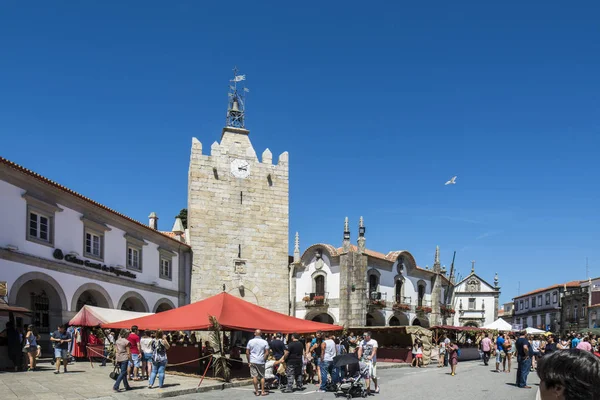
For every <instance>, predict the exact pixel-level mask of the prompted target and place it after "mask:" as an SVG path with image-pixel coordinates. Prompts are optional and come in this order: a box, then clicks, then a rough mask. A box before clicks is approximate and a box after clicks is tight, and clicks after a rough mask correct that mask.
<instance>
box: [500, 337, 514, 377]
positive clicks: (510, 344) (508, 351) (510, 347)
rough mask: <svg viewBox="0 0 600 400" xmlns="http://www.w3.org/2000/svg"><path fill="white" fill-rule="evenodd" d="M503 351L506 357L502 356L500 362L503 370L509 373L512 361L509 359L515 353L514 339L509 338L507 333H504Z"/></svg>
mask: <svg viewBox="0 0 600 400" xmlns="http://www.w3.org/2000/svg"><path fill="white" fill-rule="evenodd" d="M504 353H505V355H506V357H504V360H503V362H502V369H503V370H504V372H506V373H509V372H510V367H511V363H512V361H511V360H512V358H513V354H515V345H514V340H512V339H511V337H510V336H509V335H508V333H506V334H504ZM506 364H508V369H507V368H506Z"/></svg>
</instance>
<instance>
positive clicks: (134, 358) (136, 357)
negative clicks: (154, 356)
mask: <svg viewBox="0 0 600 400" xmlns="http://www.w3.org/2000/svg"><path fill="white" fill-rule="evenodd" d="M127 340H128V341H129V345H130V350H131V360H130V361H129V366H128V367H127V373H128V374H129V377H130V378H131V379H133V380H134V381H139V380H141V379H140V378H139V377H138V372H139V370H140V367H141V366H142V357H141V356H140V354H141V352H142V347H141V345H140V336H139V333H138V327H137V325H134V326H132V327H131V333H130V334H129V336H128V337H127Z"/></svg>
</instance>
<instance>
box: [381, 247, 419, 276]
mask: <svg viewBox="0 0 600 400" xmlns="http://www.w3.org/2000/svg"><path fill="white" fill-rule="evenodd" d="M385 258H386V259H387V260H388V261H391V262H393V263H395V264H396V270H398V267H399V265H398V264H399V261H400V260H401V259H402V260H403V261H404V262H403V265H404V267H406V269H407V270H408V269H410V270H414V269H416V268H417V261H416V260H415V257H413V255H412V254H410V252H408V251H406V250H397V251H391V252H389V253H388V254H387V255H386V256H385ZM405 273H408V271H406V272H405Z"/></svg>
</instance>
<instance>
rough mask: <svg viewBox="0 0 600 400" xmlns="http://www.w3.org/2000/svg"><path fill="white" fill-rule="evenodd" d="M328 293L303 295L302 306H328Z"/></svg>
mask: <svg viewBox="0 0 600 400" xmlns="http://www.w3.org/2000/svg"><path fill="white" fill-rule="evenodd" d="M328 298H329V293H328V292H324V293H305V296H304V298H303V299H302V300H303V301H304V305H305V306H306V307H323V306H327V305H328Z"/></svg>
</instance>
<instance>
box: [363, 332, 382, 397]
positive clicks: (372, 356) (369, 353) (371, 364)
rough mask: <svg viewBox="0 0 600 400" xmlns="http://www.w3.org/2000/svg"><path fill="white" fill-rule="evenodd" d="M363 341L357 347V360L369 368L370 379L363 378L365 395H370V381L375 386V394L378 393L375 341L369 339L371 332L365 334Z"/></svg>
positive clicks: (376, 346) (376, 345)
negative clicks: (365, 389)
mask: <svg viewBox="0 0 600 400" xmlns="http://www.w3.org/2000/svg"><path fill="white" fill-rule="evenodd" d="M363 337H364V339H363V340H362V341H361V342H360V343H359V345H358V359H359V360H362V361H363V362H364V363H365V364H366V365H367V367H368V368H369V377H370V379H366V378H365V386H366V387H367V393H371V379H372V380H373V384H374V385H375V393H379V385H378V384H377V348H378V347H379V345H378V344H377V340H375V339H372V338H371V332H365V334H364V336H363Z"/></svg>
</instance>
